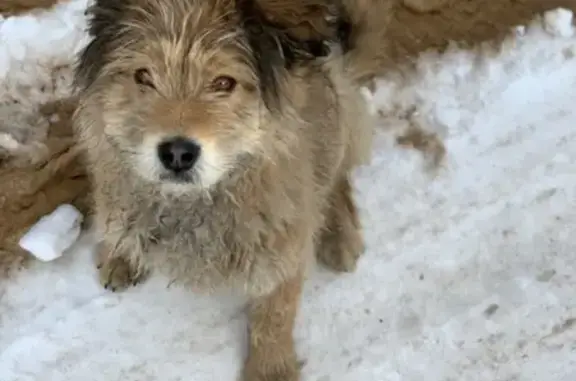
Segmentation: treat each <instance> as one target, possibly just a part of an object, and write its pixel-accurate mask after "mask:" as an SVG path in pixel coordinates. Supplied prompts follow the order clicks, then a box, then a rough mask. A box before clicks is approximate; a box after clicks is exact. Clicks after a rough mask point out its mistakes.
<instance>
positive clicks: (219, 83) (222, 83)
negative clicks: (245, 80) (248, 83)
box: [212, 75, 236, 93]
mask: <svg viewBox="0 0 576 381" xmlns="http://www.w3.org/2000/svg"><path fill="white" fill-rule="evenodd" d="M235 87H236V80H235V79H234V78H232V77H228V76H227V75H222V76H220V77H217V78H216V79H214V81H212V89H213V90H214V91H221V92H227V93H230V92H232V91H233V90H234V88H235Z"/></svg>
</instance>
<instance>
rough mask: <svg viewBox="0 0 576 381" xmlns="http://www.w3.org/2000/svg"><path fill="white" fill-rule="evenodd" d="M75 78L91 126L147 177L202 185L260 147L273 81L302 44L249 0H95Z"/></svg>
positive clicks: (277, 95)
mask: <svg viewBox="0 0 576 381" xmlns="http://www.w3.org/2000/svg"><path fill="white" fill-rule="evenodd" d="M92 13H93V19H92V21H91V29H90V32H91V34H92V35H93V40H92V42H91V43H90V44H89V45H88V46H87V48H86V49H85V50H84V52H83V53H82V54H81V55H80V59H79V63H78V67H77V82H78V85H79V86H80V88H81V90H83V91H85V92H89V93H91V94H93V95H94V96H95V98H96V99H98V100H99V103H100V105H101V106H100V107H101V110H100V111H101V117H102V120H103V122H104V128H103V131H102V132H101V133H102V134H103V135H104V137H105V138H106V139H107V140H108V141H109V142H110V143H111V144H110V145H111V146H112V147H114V149H115V150H117V154H118V155H119V156H121V157H122V160H124V161H125V162H127V163H128V164H129V165H131V166H132V167H133V168H134V170H135V172H136V173H138V174H139V175H140V176H142V177H144V178H146V179H148V180H149V181H152V182H158V183H161V184H180V186H182V185H184V186H186V187H188V186H192V187H202V188H207V187H210V186H211V185H213V184H215V183H216V182H218V181H219V179H221V178H222V176H224V175H225V174H227V173H228V172H229V171H230V170H233V169H234V168H235V167H236V166H237V165H238V163H239V162H240V161H241V160H242V158H243V157H248V156H250V155H255V154H257V153H258V152H259V151H262V148H264V147H263V144H264V140H265V139H264V137H265V136H266V134H268V133H270V131H267V130H266V126H267V125H269V123H264V122H263V120H265V119H269V118H273V117H274V115H273V114H274V113H276V112H281V110H279V106H282V107H284V108H285V107H289V103H290V102H289V101H288V100H287V99H283V97H282V93H283V89H282V87H283V81H284V78H285V77H284V75H285V73H286V71H287V70H288V69H289V67H290V65H292V64H294V63H295V62H296V61H297V60H304V59H308V58H310V56H309V54H308V53H310V52H308V51H306V47H307V45H306V44H305V43H302V44H301V45H299V42H298V41H295V40H294V39H290V38H289V37H287V36H286V35H282V33H281V32H280V31H279V30H278V29H275V28H272V27H270V26H267V25H266V23H265V22H264V21H263V15H262V14H261V10H260V9H259V7H258V6H257V5H256V4H255V3H254V2H253V1H250V0H211V1H207V0H162V1H160V0H124V1H117V0H98V1H97V2H96V5H95V7H94V8H93V10H92Z"/></svg>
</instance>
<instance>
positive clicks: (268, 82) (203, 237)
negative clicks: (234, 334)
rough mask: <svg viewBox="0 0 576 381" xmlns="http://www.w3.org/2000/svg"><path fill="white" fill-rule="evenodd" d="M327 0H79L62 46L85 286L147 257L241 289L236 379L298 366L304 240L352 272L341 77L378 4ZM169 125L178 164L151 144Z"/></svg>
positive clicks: (120, 284)
mask: <svg viewBox="0 0 576 381" xmlns="http://www.w3.org/2000/svg"><path fill="white" fill-rule="evenodd" d="M330 3H333V2H328V1H326V2H324V1H322V0H315V1H314V0H293V1H289V0H283V1H280V0H268V1H266V0H260V1H255V0H212V1H206V0H125V1H117V0H97V1H96V4H95V6H94V7H93V9H92V10H91V12H92V15H93V18H92V21H91V27H90V33H91V35H92V36H93V40H92V42H91V43H90V44H89V45H88V46H87V48H86V49H85V50H84V52H83V53H82V54H81V56H80V58H79V64H78V69H77V78H76V79H77V85H78V86H79V88H80V105H79V108H78V111H77V113H76V115H75V120H76V127H77V133H78V137H79V140H80V142H81V144H82V146H83V147H84V148H85V150H86V153H87V162H88V167H89V172H90V173H91V175H92V177H93V183H94V196H95V207H96V211H95V212H96V217H95V222H96V227H97V229H98V231H99V234H100V235H101V238H102V243H101V252H100V254H101V263H100V265H99V272H100V277H101V281H102V283H103V285H104V286H105V287H106V288H110V289H112V290H120V289H122V288H124V287H126V286H128V285H130V284H133V283H137V282H138V281H140V280H142V279H143V278H144V277H145V276H146V275H147V274H148V273H149V271H150V270H152V269H154V270H160V271H166V272H167V273H168V274H169V275H170V276H171V277H172V278H173V279H174V280H175V281H178V282H182V283H185V284H187V285H189V286H191V287H192V288H194V289H197V290H214V289H217V288H220V287H223V286H228V287H232V288H234V289H237V290H242V291H244V292H245V294H246V295H247V296H248V297H249V298H250V303H249V320H250V350H249V355H248V359H247V362H246V364H245V367H244V373H243V379H244V380H245V381H272V380H274V381H294V380H297V379H299V366H298V361H297V357H296V353H295V350H294V344H293V339H292V329H293V324H294V319H295V316H296V313H297V307H298V303H299V302H298V301H299V294H300V291H301V285H302V281H303V277H304V273H305V270H306V266H307V264H308V263H309V261H310V260H311V259H313V258H314V253H315V254H316V257H317V258H318V259H319V260H320V261H321V262H322V263H324V264H325V265H327V266H328V267H330V268H332V269H334V270H336V271H352V270H353V269H354V268H355V266H356V262H357V259H358V257H359V256H360V254H361V253H362V251H363V240H362V235H361V229H360V224H359V220H358V215H357V211H356V207H355V204H354V200H353V195H352V188H351V184H350V174H351V171H352V170H353V169H354V168H355V167H356V166H358V165H360V164H362V163H363V162H365V160H366V159H367V158H368V157H369V156H370V142H371V138H372V124H373V123H372V119H371V116H370V115H369V113H368V108H367V104H366V102H365V100H364V99H363V97H362V95H361V93H360V91H359V84H360V83H361V81H363V80H364V79H365V78H366V76H367V75H369V74H370V73H371V72H372V70H374V69H375V68H377V66H378V64H377V63H378V58H379V57H378V52H381V51H382V47H380V49H375V47H376V46H377V45H375V44H374V43H373V42H370V43H368V41H370V39H373V38H378V41H379V44H382V38H383V35H384V30H385V29H384V26H385V23H384V22H383V20H384V15H385V10H386V9H387V7H388V1H387V0H349V1H348V2H345V3H344V7H335V6H333V5H330ZM287 10H289V11H287ZM304 16H305V17H304ZM290 20H292V21H294V22H290ZM295 20H312V21H313V22H308V23H302V22H295ZM176 136H178V137H182V138H186V139H189V140H190V141H194V142H196V143H197V144H198V145H199V146H200V149H201V153H200V156H199V158H198V160H197V162H196V164H195V165H194V166H193V167H192V168H191V169H190V170H187V171H185V172H184V173H180V174H178V175H175V174H174V173H172V172H170V171H168V170H166V169H164V168H163V166H162V164H161V160H160V159H159V154H158V147H159V145H160V144H161V143H162V142H163V141H164V140H165V139H167V138H173V137H176Z"/></svg>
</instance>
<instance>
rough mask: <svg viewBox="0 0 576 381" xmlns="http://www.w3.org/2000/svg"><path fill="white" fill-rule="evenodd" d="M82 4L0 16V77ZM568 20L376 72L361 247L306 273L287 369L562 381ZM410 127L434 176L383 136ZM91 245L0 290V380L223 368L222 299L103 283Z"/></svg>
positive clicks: (572, 117) (329, 378) (573, 124)
mask: <svg viewBox="0 0 576 381" xmlns="http://www.w3.org/2000/svg"><path fill="white" fill-rule="evenodd" d="M86 4H87V3H86V1H84V0H72V1H71V2H70V3H65V4H61V5H59V6H58V7H56V8H55V9H54V10H53V11H50V12H44V13H39V14H37V15H33V16H20V17H14V18H10V19H5V20H0V40H1V41H2V43H1V44H0V80H2V81H3V82H8V81H10V82H11V83H12V84H13V83H16V82H17V81H22V82H24V83H26V84H28V85H30V84H34V83H42V81H44V80H45V71H46V70H47V69H46V68H48V67H53V66H54V65H69V64H70V63H71V62H72V59H73V53H74V52H75V51H77V49H78V48H79V47H80V46H81V45H82V43H83V42H84V41H85V35H84V32H83V30H84V28H85V20H84V14H83V12H84V8H85V6H86ZM571 22H572V13H571V12H569V11H567V10H562V9H559V10H555V11H552V12H550V13H548V14H547V15H545V16H543V17H540V18H538V19H537V20H535V21H534V23H533V24H531V25H528V26H525V28H519V29H517V30H518V31H520V30H521V31H522V33H516V34H515V36H514V37H511V38H510V39H509V40H507V41H506V42H505V44H504V46H503V47H502V48H501V49H500V50H499V51H492V50H491V48H478V49H475V50H473V51H464V50H458V49H457V48H453V49H449V50H448V51H447V52H445V53H443V54H436V53H430V54H424V55H422V56H421V57H420V58H419V60H418V63H417V65H416V68H415V69H414V70H413V71H411V72H410V71H409V72H405V73H404V75H402V76H397V75H390V76H389V77H384V78H382V79H381V80H380V81H379V83H378V86H377V87H376V92H375V94H374V95H373V96H374V98H373V102H374V105H375V107H376V108H377V109H378V110H380V112H381V114H382V126H381V127H382V128H381V132H380V133H379V136H378V139H377V141H376V147H375V152H374V158H373V162H372V164H371V165H370V166H368V167H366V168H362V169H361V170H359V171H358V174H357V176H356V184H357V188H358V201H359V204H360V205H361V207H362V215H363V222H364V225H365V226H366V238H367V242H368V251H367V253H366V255H365V257H364V258H363V259H362V261H361V263H360V266H359V268H358V270H357V272H356V273H353V274H349V275H343V276H337V275H333V274H330V273H328V272H326V271H323V270H318V271H315V272H313V273H312V274H311V276H310V280H309V281H308V283H307V287H306V290H305V293H304V297H303V302H302V305H303V306H302V310H301V313H300V316H299V321H298V327H297V330H296V333H295V335H296V337H297V344H298V351H299V353H300V355H301V357H302V359H304V360H305V366H304V370H303V372H304V381H313V380H314V381H359V380H362V381H421V380H426V381H451V380H452V381H456V380H457V381H512V380H517V381H544V380H545V381H574V380H576V297H575V295H576V239H574V234H575V233H576V202H575V201H576V199H575V193H576V167H575V161H576V107H575V105H576V37H575V35H574V28H573V27H572V25H571ZM512 34H513V33H512V31H511V36H512ZM410 123H412V124H416V125H418V126H419V127H420V128H422V129H425V130H429V131H434V132H437V133H438V134H440V136H441V137H442V139H443V140H444V142H445V145H446V149H447V155H448V156H447V158H446V162H445V163H444V166H443V168H442V169H441V170H440V171H439V172H437V173H435V174H434V175H431V174H430V173H429V172H428V171H426V170H423V168H424V167H425V165H424V162H423V159H422V155H421V154H420V153H419V152H417V151H412V150H406V149H401V148H399V147H398V146H397V145H396V144H395V142H394V131H400V130H402V129H403V128H404V127H406V126H408V125H409V124H410ZM91 242H92V240H91V237H90V236H89V235H86V236H85V237H84V238H82V240H81V242H79V243H78V244H77V245H76V246H75V247H74V248H73V249H71V250H69V251H68V252H67V253H65V254H64V255H63V256H62V257H61V258H58V259H56V260H54V261H52V262H49V263H42V262H38V263H36V264H35V265H34V266H33V267H32V268H31V269H29V270H26V271H24V272H22V273H21V274H20V275H19V276H18V277H17V278H16V279H14V280H13V281H11V282H9V283H8V284H3V285H2V286H0V287H1V288H0V380H2V381H40V380H41V381H78V380H82V381H111V380H123V381H145V380H150V381H176V380H185V381H212V380H223V381H225V380H230V381H232V380H236V379H237V374H238V371H239V369H240V367H241V364H242V360H243V358H244V355H245V339H246V337H245V336H246V335H245V331H246V327H245V324H246V321H245V317H244V315H243V313H242V312H243V310H242V305H241V303H240V302H239V301H235V300H233V299H229V298H227V297H225V296H219V297H202V296H198V295H195V294H193V293H192V292H191V291H189V290H185V289H180V288H178V287H176V286H170V287H169V286H168V281H167V279H163V278H161V277H160V276H157V277H155V278H152V279H151V280H149V281H148V282H147V283H145V284H143V285H141V286H138V287H136V288H133V289H130V290H128V291H126V292H124V293H120V294H114V293H110V292H108V291H105V290H104V289H102V288H101V287H100V286H99V285H98V282H97V278H96V270H95V268H94V264H93V258H92V254H93V253H92V251H93V250H92V245H91Z"/></svg>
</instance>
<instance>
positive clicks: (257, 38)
mask: <svg viewBox="0 0 576 381" xmlns="http://www.w3.org/2000/svg"><path fill="white" fill-rule="evenodd" d="M235 1H236V10H237V12H238V14H239V15H240V20H241V24H242V28H243V30H244V32H245V33H246V37H247V38H248V43H249V45H250V48H251V50H252V52H253V54H254V59H255V62H254V64H255V67H256V69H257V71H258V77H259V79H260V90H261V93H262V96H263V97H264V102H265V103H266V106H267V107H268V108H278V107H279V106H280V102H279V96H280V86H281V81H282V76H283V75H284V74H285V73H286V71H287V70H290V68H291V67H293V65H294V64H296V63H298V62H304V61H310V60H313V59H315V58H317V57H320V56H325V55H327V54H328V50H327V45H326V42H328V40H329V39H332V37H334V38H335V37H336V33H332V32H330V34H329V33H327V30H325V29H322V27H320V25H321V24H322V23H321V22H320V18H322V19H324V16H326V15H325V14H324V13H322V12H320V9H318V8H314V7H309V6H308V7H307V6H306V4H307V3H311V2H313V1H312V0H235ZM319 1H324V0H316V1H314V2H316V3H318V2H319ZM308 5H309V4H308ZM312 11H313V12H315V13H314V17H312V16H311V14H312V13H313V12H312ZM300 16H302V17H304V16H307V19H306V20H304V21H302V20H303V19H302V18H301V17H300ZM298 20H300V21H298ZM311 20H314V22H313V23H310V21H311ZM322 25H323V24H322ZM334 31H335V29H334Z"/></svg>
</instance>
